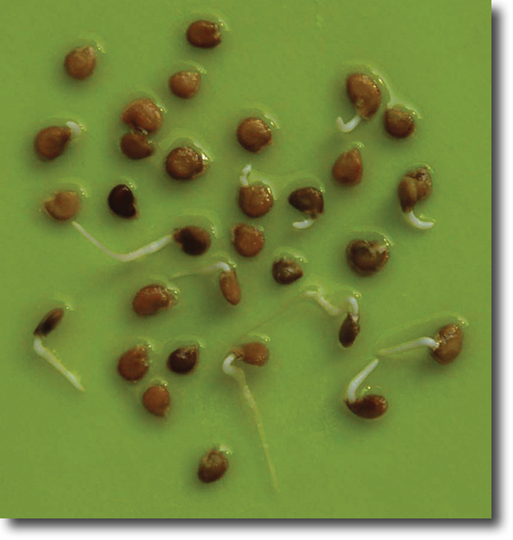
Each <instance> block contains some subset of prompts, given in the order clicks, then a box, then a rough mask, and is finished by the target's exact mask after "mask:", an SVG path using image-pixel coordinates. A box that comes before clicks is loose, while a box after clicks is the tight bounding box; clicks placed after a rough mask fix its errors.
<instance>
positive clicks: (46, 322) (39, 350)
mask: <svg viewBox="0 0 513 540" xmlns="http://www.w3.org/2000/svg"><path fill="white" fill-rule="evenodd" d="M63 316H64V310H63V309H62V308H56V309H52V310H51V311H49V312H48V313H47V314H46V315H45V316H44V317H43V318H42V319H41V321H40V323H39V324H38V325H37V327H36V329H35V330H34V336H35V337H34V351H35V352H36V354H37V355H38V356H40V357H41V358H43V359H45V360H46V361H47V362H48V363H49V364H50V365H51V366H53V367H54V368H55V369H56V370H57V371H58V372H59V373H60V374H61V375H63V376H64V377H65V378H66V379H67V380H68V381H69V382H70V383H71V384H72V385H73V386H74V387H75V388H76V389H77V390H80V391H81V392H83V391H84V387H83V386H82V385H81V384H80V379H79V377H78V376H77V375H75V374H73V373H71V372H70V371H68V370H67V369H66V368H65V367H64V366H63V365H62V363H61V362H60V360H58V359H57V358H56V357H55V356H54V355H53V353H51V352H50V350H49V349H47V348H46V347H45V346H44V345H43V341H42V338H43V337H46V336H47V335H48V334H49V333H50V332H52V331H53V330H55V328H56V327H57V326H58V324H59V323H60V321H61V319H62V317H63Z"/></svg>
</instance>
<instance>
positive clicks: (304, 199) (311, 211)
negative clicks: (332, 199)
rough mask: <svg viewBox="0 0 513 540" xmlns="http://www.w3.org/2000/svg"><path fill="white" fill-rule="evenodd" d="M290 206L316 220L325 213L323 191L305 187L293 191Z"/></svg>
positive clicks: (290, 196)
mask: <svg viewBox="0 0 513 540" xmlns="http://www.w3.org/2000/svg"><path fill="white" fill-rule="evenodd" d="M289 204H290V205H291V206H293V207H294V208H295V209H296V210H299V211H300V212H304V213H305V214H306V215H307V216H308V217H311V218H316V217H317V216H319V215H321V214H322V213H323V212H324V198H323V196H322V191H321V190H320V189H317V188H314V187H305V188H300V189H296V190H295V191H293V192H292V193H291V194H290V195H289Z"/></svg>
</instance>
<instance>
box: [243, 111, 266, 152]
mask: <svg viewBox="0 0 513 540" xmlns="http://www.w3.org/2000/svg"><path fill="white" fill-rule="evenodd" d="M237 140H238V141H239V144H240V145H241V146H242V147H243V148H245V149H246V150H248V151H249V152H260V150H263V149H264V148H266V147H267V146H269V145H270V144H271V143H272V141H273V134H272V131H271V128H270V127H269V126H268V125H267V124H266V123H265V122H264V121H263V120H262V119H260V118H254V117H251V118H245V119H244V120H243V121H242V122H241V123H240V124H239V127H238V128H237Z"/></svg>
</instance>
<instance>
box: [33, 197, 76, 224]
mask: <svg viewBox="0 0 513 540" xmlns="http://www.w3.org/2000/svg"><path fill="white" fill-rule="evenodd" d="M81 204H82V203H81V201H80V194H79V193H77V192H76V191H57V192H56V193H54V194H53V195H52V196H51V197H50V198H49V199H46V201H45V202H44V203H43V206H44V209H45V211H46V213H47V214H48V215H49V216H50V217H51V218H53V219H55V220H56V221H67V220H69V219H72V218H74V217H75V216H76V215H77V214H78V211H79V210H80V206H81Z"/></svg>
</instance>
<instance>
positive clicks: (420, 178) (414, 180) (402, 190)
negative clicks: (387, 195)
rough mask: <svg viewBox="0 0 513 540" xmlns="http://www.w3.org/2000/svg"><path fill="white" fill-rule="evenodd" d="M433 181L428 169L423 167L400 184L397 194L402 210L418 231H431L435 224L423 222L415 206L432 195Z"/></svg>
mask: <svg viewBox="0 0 513 540" xmlns="http://www.w3.org/2000/svg"><path fill="white" fill-rule="evenodd" d="M431 191H432V179H431V173H430V172H429V170H428V169H426V168H423V167H421V168H420V169H415V170H413V171H410V172H409V173H408V174H406V175H405V176H404V177H403V178H402V179H401V181H400V182H399V187H398V189H397V194H398V196H399V203H400V204H401V210H402V211H403V213H404V216H405V218H406V220H407V221H408V223H410V225H413V227H415V228H417V229H430V228H431V227H433V225H434V222H432V221H423V220H421V219H419V218H418V217H417V216H416V215H415V213H414V208H415V205H416V204H417V203H418V202H420V201H423V200H424V199H427V198H428V197H429V196H430V195H431Z"/></svg>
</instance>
